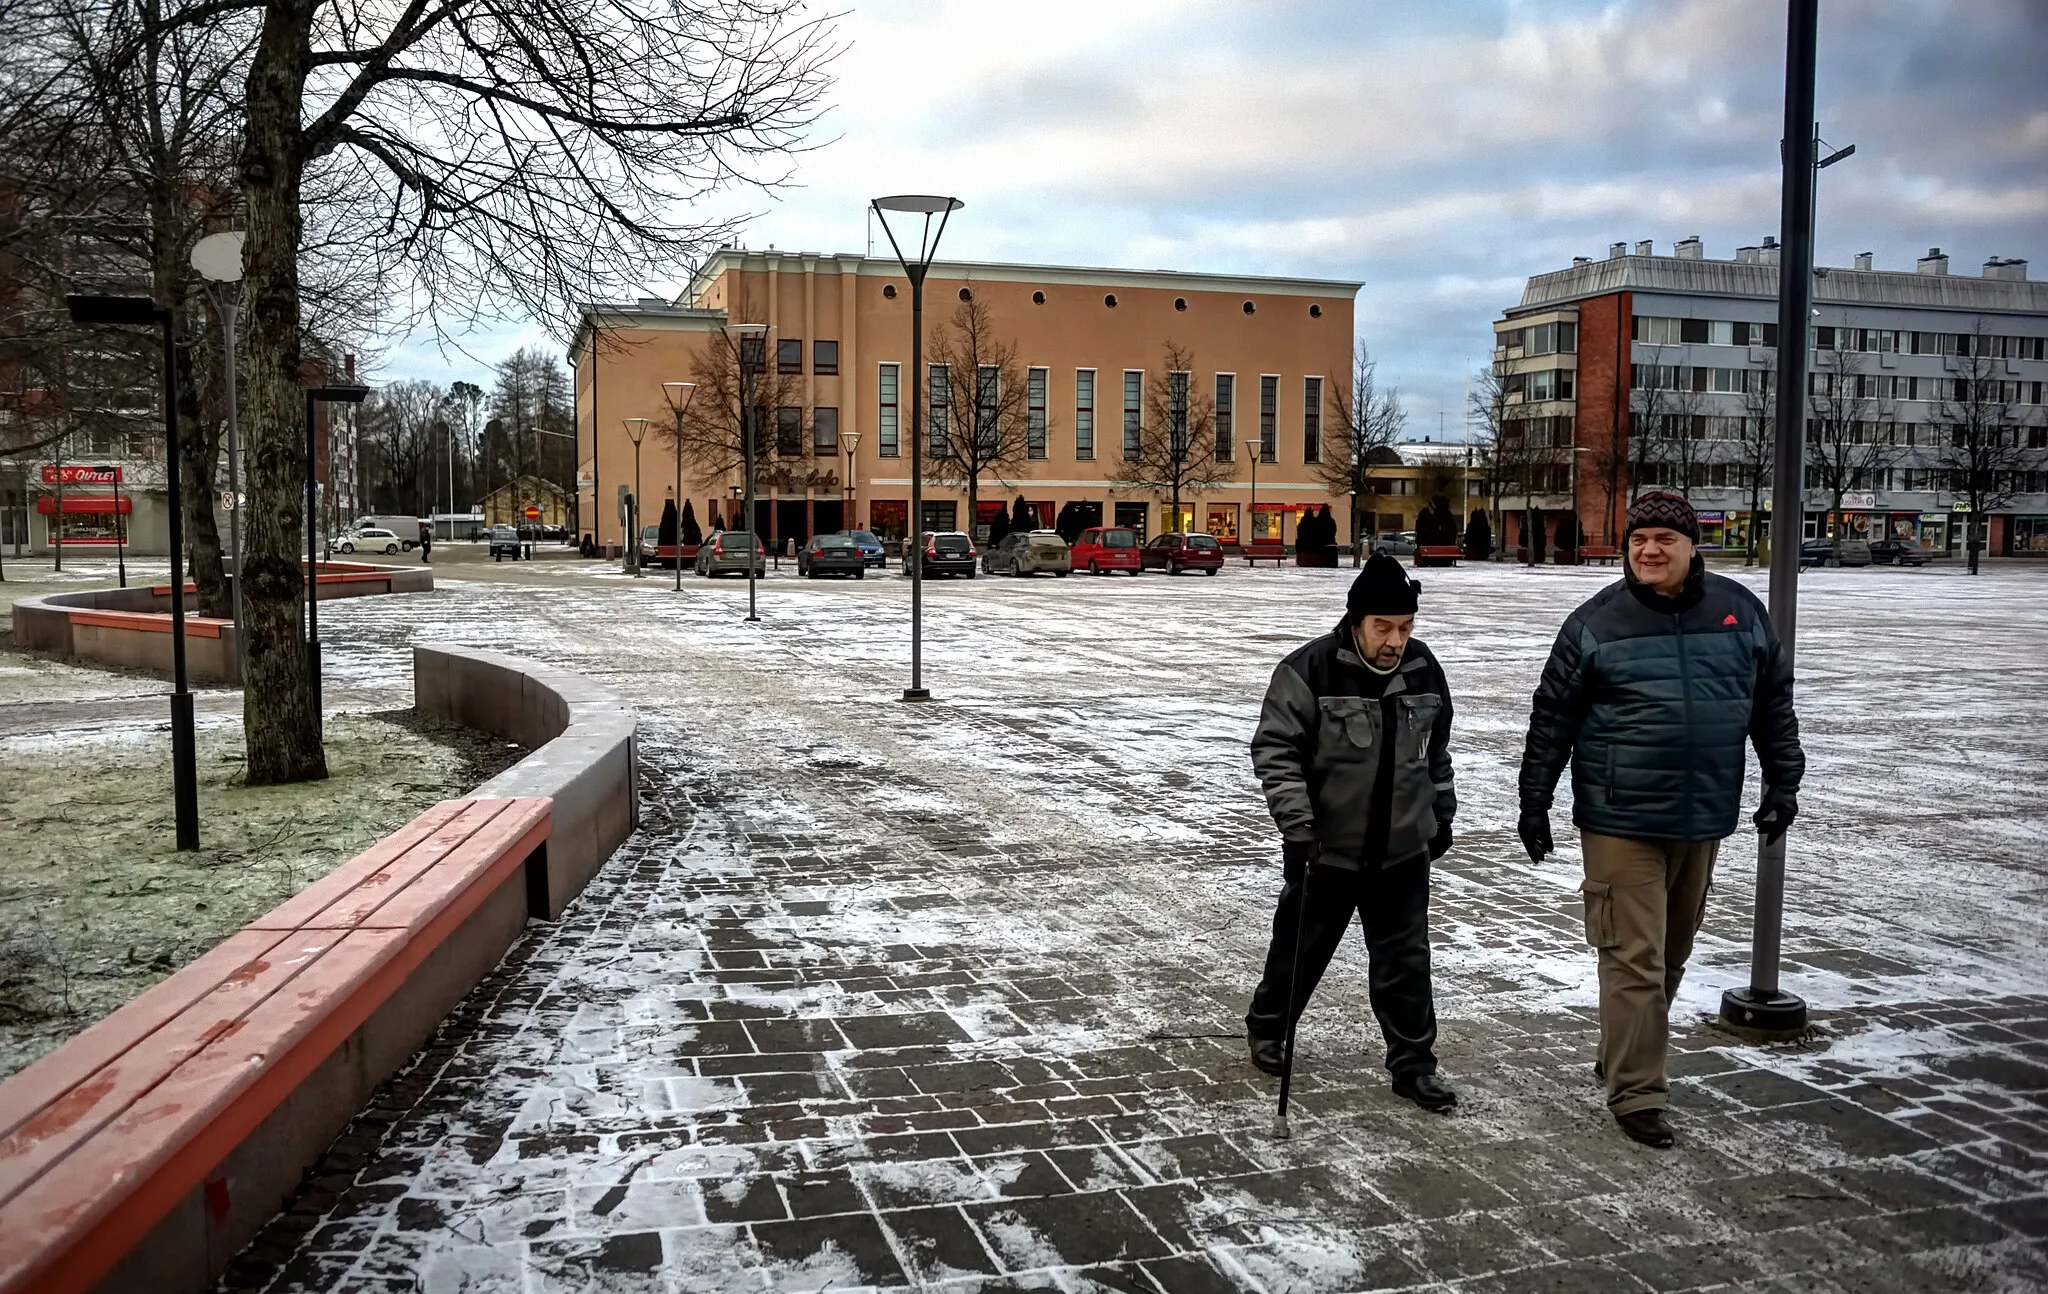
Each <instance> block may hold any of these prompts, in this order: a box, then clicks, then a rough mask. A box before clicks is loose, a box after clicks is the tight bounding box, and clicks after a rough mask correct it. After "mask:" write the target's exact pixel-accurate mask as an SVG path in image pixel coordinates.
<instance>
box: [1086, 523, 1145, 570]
mask: <svg viewBox="0 0 2048 1294" xmlns="http://www.w3.org/2000/svg"><path fill="white" fill-rule="evenodd" d="M1068 560H1069V561H1071V562H1072V563H1073V568H1074V569H1075V570H1077V571H1089V572H1092V573H1094V574H1096V575H1107V574H1109V573H1110V572H1111V571H1129V572H1130V573H1131V574H1133V575H1136V574H1137V573H1138V571H1139V569H1140V561H1139V557H1138V532H1137V531H1135V530H1132V529H1131V528H1130V527H1128V526H1090V527H1089V528H1088V529H1086V530H1084V531H1082V532H1081V537H1080V538H1079V539H1076V540H1075V541H1074V550H1073V552H1072V553H1071V554H1070V555H1069V557H1068Z"/></svg>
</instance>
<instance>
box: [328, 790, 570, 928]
mask: <svg viewBox="0 0 2048 1294" xmlns="http://www.w3.org/2000/svg"><path fill="white" fill-rule="evenodd" d="M515 803H518V801H513V800H471V801H468V802H466V803H465V804H464V805H463V809H462V812H461V813H459V814H457V815H456V816H455V817H454V818H453V819H451V820H450V821H449V822H447V823H445V824H444V825H443V826H442V827H441V828H440V829H439V830H438V831H436V832H434V834H433V835H431V836H429V837H428V838H427V839H425V840H423V841H420V842H419V843H418V844H417V845H415V846H414V847H413V848H411V849H409V850H407V851H406V852H405V853H404V854H402V855H401V856H399V857H397V858H394V859H392V860H391V861H390V862H388V863H386V864H385V865H384V866H383V867H382V868H381V869H379V870H378V871H377V873H376V874H375V875H372V876H367V877H365V878H363V880H362V881H361V882H360V883H359V884H358V885H356V886H355V888H353V889H351V890H350V891H348V893H346V894H344V895H341V896H340V897H338V898H337V899H336V900H335V902H333V903H332V904H330V905H328V906H327V907H326V908H324V909H323V910H321V911H320V912H319V913H318V914H317V915H315V916H313V917H310V918H308V919H307V920H306V922H305V924H304V928H305V929H308V930H315V929H320V930H353V929H357V928H361V927H377V928H383V929H398V930H407V929H414V928H416V927H418V926H419V925H421V924H423V923H424V922H425V920H426V919H427V918H429V917H431V916H432V915H433V913H434V910H435V905H436V904H437V903H438V902H445V901H446V900H447V897H448V896H449V895H450V894H455V893H459V892H460V891H461V889H462V888H463V887H464V886H467V885H468V884H470V882H471V880H472V879H474V877H473V874H474V872H475V870H476V868H477V867H478V866H479V865H481V861H482V860H487V859H488V857H489V850H490V849H491V848H492V847H494V846H497V845H501V844H503V843H505V841H506V840H507V839H512V840H516V839H517V838H518V837H519V836H520V835H521V834H523V830H521V829H514V830H513V831H512V832H511V833H510V835H509V837H507V836H506V835H504V834H502V833H493V832H492V830H491V828H492V827H493V826H494V824H495V823H496V822H497V821H498V819H499V818H500V817H501V816H506V815H507V810H508V809H509V808H510V806H512V805H513V804H515ZM510 816H512V817H514V818H519V817H523V816H525V815H523V814H520V813H513V814H511V815H510ZM542 820H543V821H545V820H546V817H545V814H543V815H542ZM521 857H522V858H524V857H525V855H523V854H522V855H521ZM421 886H426V887H427V888H426V889H424V890H422V891H421V894H419V895H414V894H413V891H414V890H415V889H418V888H419V887H421ZM394 905H397V906H394ZM387 909H389V911H388V912H387Z"/></svg>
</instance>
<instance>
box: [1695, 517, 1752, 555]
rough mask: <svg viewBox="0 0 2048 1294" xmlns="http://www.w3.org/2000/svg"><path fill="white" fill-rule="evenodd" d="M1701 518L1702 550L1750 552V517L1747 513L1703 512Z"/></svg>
mask: <svg viewBox="0 0 2048 1294" xmlns="http://www.w3.org/2000/svg"><path fill="white" fill-rule="evenodd" d="M1699 518H1700V545H1699V546H1700V547H1701V548H1706V549H1718V550H1725V551H1728V552H1747V551H1749V533H1750V515H1749V514H1748V513H1747V512H1702V513H1700V514H1699Z"/></svg>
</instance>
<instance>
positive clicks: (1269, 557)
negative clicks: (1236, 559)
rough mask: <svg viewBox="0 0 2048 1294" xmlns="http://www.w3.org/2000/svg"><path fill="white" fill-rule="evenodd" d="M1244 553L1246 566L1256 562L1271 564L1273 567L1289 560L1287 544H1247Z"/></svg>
mask: <svg viewBox="0 0 2048 1294" xmlns="http://www.w3.org/2000/svg"><path fill="white" fill-rule="evenodd" d="M1242 551H1243V553H1244V564H1245V565H1246V566H1250V565H1252V564H1254V563H1256V562H1271V563H1273V565H1275V566H1278V565H1280V563H1282V562H1284V561H1286V560H1287V546H1286V545H1285V544H1260V543H1251V544H1246V545H1245V546H1244V548H1243V550H1242Z"/></svg>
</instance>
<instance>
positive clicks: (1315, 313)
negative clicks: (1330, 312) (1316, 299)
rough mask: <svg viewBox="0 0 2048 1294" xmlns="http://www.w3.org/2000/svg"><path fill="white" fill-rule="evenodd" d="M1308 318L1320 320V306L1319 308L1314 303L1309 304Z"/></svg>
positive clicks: (1321, 313) (1321, 309)
mask: <svg viewBox="0 0 2048 1294" xmlns="http://www.w3.org/2000/svg"><path fill="white" fill-rule="evenodd" d="M1308 317H1309V318H1311V319H1320V318H1322V317H1323V308H1322V306H1320V305H1317V304H1315V303H1313V302H1312V303H1310V305H1309V308H1308Z"/></svg>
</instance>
